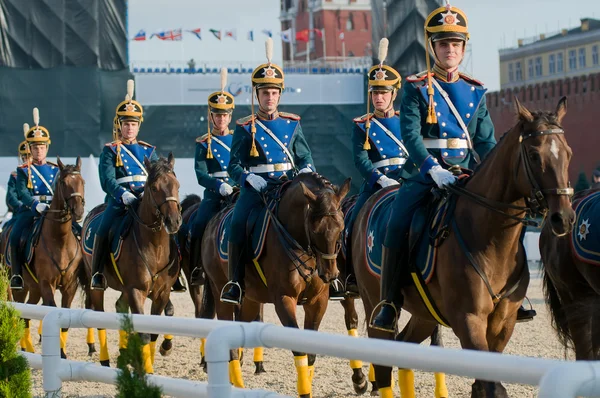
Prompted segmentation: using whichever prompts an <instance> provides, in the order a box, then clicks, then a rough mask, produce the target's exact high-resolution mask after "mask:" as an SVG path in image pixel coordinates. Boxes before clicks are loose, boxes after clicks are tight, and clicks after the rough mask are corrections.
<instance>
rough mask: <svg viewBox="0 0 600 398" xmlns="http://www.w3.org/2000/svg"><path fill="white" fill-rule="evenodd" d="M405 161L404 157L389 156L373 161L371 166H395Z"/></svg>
mask: <svg viewBox="0 0 600 398" xmlns="http://www.w3.org/2000/svg"><path fill="white" fill-rule="evenodd" d="M404 163H406V158H391V159H383V160H380V161H379V162H375V163H373V167H375V168H376V169H378V168H380V167H385V166H396V165H401V164H404Z"/></svg>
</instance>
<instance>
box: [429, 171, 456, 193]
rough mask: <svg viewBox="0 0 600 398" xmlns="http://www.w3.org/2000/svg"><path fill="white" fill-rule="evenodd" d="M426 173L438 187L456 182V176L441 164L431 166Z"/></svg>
mask: <svg viewBox="0 0 600 398" xmlns="http://www.w3.org/2000/svg"><path fill="white" fill-rule="evenodd" d="M428 173H429V175H430V176H431V178H433V181H434V182H435V184H436V185H437V186H438V187H439V188H443V187H444V186H446V185H451V184H454V183H455V182H456V177H455V176H454V175H453V174H452V173H451V172H449V171H448V170H446V169H444V168H442V166H433V167H432V168H431V169H429V171H428Z"/></svg>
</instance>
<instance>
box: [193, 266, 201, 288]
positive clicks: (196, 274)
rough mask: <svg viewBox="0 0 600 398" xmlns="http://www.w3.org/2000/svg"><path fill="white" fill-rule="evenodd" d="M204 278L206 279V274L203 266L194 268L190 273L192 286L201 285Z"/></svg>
mask: <svg viewBox="0 0 600 398" xmlns="http://www.w3.org/2000/svg"><path fill="white" fill-rule="evenodd" d="M202 279H204V276H203V275H202V268H201V267H196V268H194V269H193V270H192V272H191V273H190V286H200V284H202Z"/></svg>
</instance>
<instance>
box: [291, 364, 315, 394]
mask: <svg viewBox="0 0 600 398" xmlns="http://www.w3.org/2000/svg"><path fill="white" fill-rule="evenodd" d="M294 365H296V371H297V372H298V395H299V396H301V397H304V396H306V397H310V395H311V390H312V385H311V383H310V377H309V370H308V356H307V355H300V356H294Z"/></svg>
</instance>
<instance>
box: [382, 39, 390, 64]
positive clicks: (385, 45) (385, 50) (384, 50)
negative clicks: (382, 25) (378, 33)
mask: <svg viewBox="0 0 600 398" xmlns="http://www.w3.org/2000/svg"><path fill="white" fill-rule="evenodd" d="M389 44H390V42H389V41H388V39H386V38H385V37H384V38H383V39H381V40H380V41H379V63H380V64H383V61H385V59H386V58H387V53H388V45H389Z"/></svg>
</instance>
